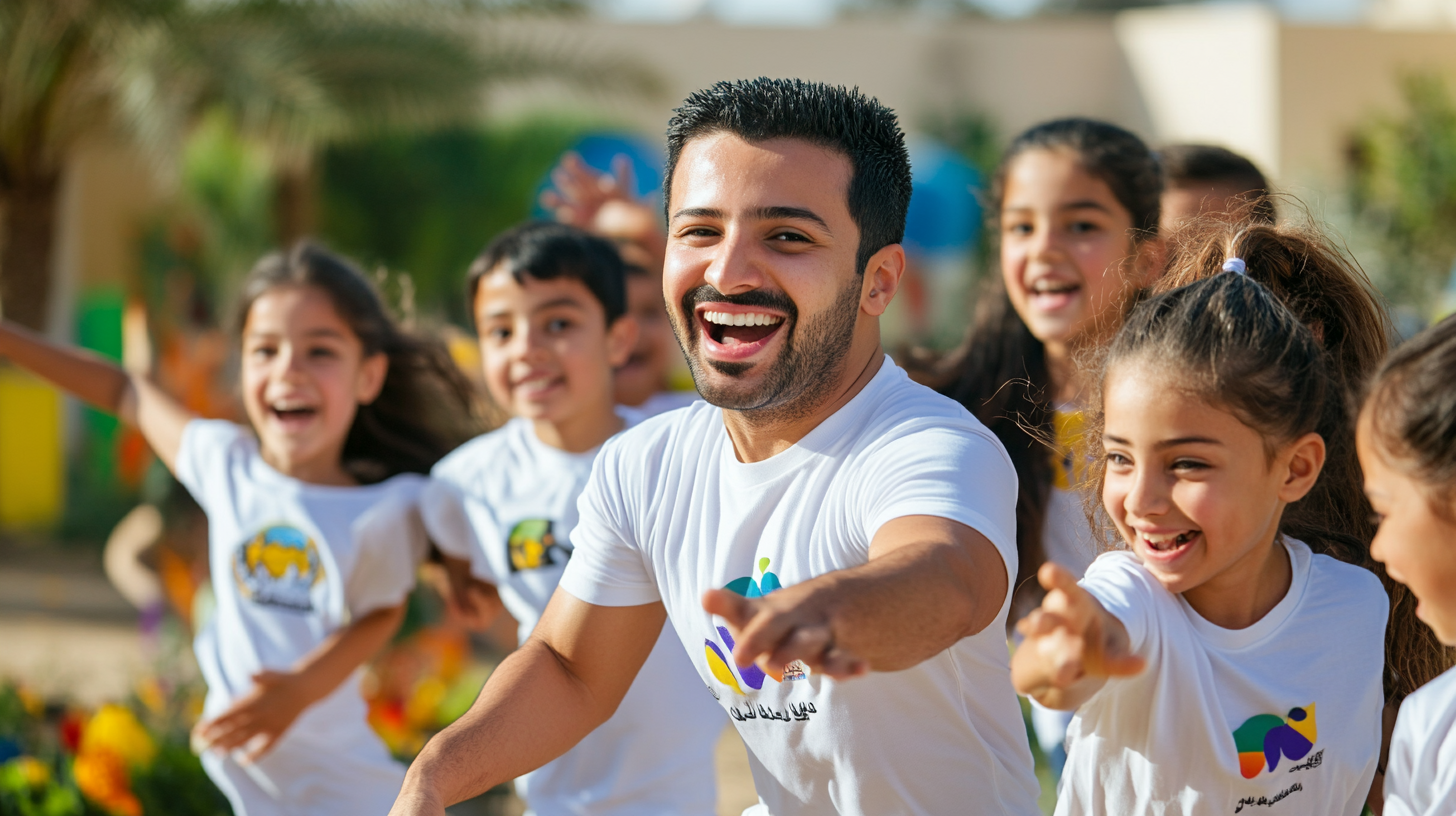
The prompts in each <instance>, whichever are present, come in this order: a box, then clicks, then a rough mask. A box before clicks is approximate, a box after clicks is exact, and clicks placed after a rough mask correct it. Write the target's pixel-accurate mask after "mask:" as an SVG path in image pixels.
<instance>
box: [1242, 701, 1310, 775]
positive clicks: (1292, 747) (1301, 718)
mask: <svg viewBox="0 0 1456 816" xmlns="http://www.w3.org/2000/svg"><path fill="white" fill-rule="evenodd" d="M1317 734H1318V730H1317V729H1316V726H1315V721H1314V703H1310V704H1309V705H1307V706H1301V707H1299V708H1291V709H1289V715H1288V716H1286V717H1279V716H1276V715H1274V714H1256V715H1255V716H1253V717H1250V718H1248V719H1247V720H1245V721H1244V724H1243V725H1241V726H1239V727H1238V729H1237V730H1235V731H1234V746H1235V747H1236V748H1237V749H1238V752H1239V771H1240V772H1241V773H1243V775H1244V778H1245V779H1253V778H1254V777H1256V776H1258V775H1259V774H1261V773H1263V772H1264V770H1265V769H1266V768H1267V769H1268V771H1269V772H1270V773H1273V772H1274V769H1275V768H1277V767H1279V758H1280V757H1287V758H1288V759H1290V760H1292V761H1297V760H1301V759H1304V756H1305V754H1308V753H1309V749H1310V748H1313V747H1314V742H1315V738H1316V736H1317Z"/></svg>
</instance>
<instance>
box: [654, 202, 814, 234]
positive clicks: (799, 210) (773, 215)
mask: <svg viewBox="0 0 1456 816" xmlns="http://www.w3.org/2000/svg"><path fill="white" fill-rule="evenodd" d="M753 217H754V218H758V219H762V220H766V221H768V220H774V219H782V218H795V219H800V220H803V221H813V222H814V223H815V224H818V225H819V227H820V228H821V229H823V230H824V231H826V232H828V231H829V224H828V223H826V222H825V221H824V219H823V218H820V217H819V214H818V213H816V212H814V211H813V210H810V209H805V208H804V207H759V208H758V209H756V210H754V211H753ZM679 218H717V219H721V218H723V211H722V210H718V209H714V208H712V207H684V208H682V209H681V210H678V211H677V212H675V213H673V214H672V219H673V220H674V221H676V220H677V219H679Z"/></svg>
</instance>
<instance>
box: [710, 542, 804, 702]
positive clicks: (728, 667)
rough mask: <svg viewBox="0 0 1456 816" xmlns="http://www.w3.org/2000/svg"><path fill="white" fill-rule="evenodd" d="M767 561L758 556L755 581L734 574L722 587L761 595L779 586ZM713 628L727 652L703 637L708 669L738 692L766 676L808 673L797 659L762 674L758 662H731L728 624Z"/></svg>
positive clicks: (793, 676) (797, 676)
mask: <svg viewBox="0 0 1456 816" xmlns="http://www.w3.org/2000/svg"><path fill="white" fill-rule="evenodd" d="M768 565H769V559H767V558H760V559H758V573H759V578H758V580H756V581H755V580H754V579H753V576H751V575H746V576H744V577H742V578H734V579H733V580H732V581H729V582H728V585H727V586H725V587H723V588H724V589H726V590H729V591H730V592H736V593H738V594H739V595H742V596H743V597H745V598H762V597H763V596H765V595H767V594H769V593H770V592H773V591H774V590H776V589H782V588H783V585H782V584H780V583H779V577H778V576H777V575H774V574H773V573H772V572H769V571H768ZM716 628H717V630H718V636H719V637H721V638H722V639H723V643H725V644H727V646H728V652H727V654H724V652H723V649H722V647H720V646H719V645H718V643H717V642H716V641H714V640H712V639H711V638H709V639H706V640H704V641H703V652H704V655H705V656H706V657H707V659H708V671H710V672H712V674H713V676H714V677H716V678H717V679H718V682H720V683H722V684H723V685H725V686H727V687H728V688H731V689H733V690H734V691H736V692H738V693H739V694H745V695H746V694H747V693H748V692H746V691H744V690H743V687H744V686H747V687H749V688H751V689H753V690H754V691H758V690H759V689H762V688H763V681H764V680H765V679H766V678H772V679H773V681H774V682H775V683H782V682H784V680H785V679H789V680H801V679H803V678H805V677H807V676H808V670H807V669H806V668H805V667H804V665H803V664H802V663H801V662H799V661H797V660H796V661H794V662H793V663H790V664H789V665H787V666H785V667H784V668H783V670H782V671H780V672H777V673H776V674H764V672H763V670H762V669H760V668H759V667H757V666H748V667H746V668H738V667H737V666H734V665H733V661H732V660H729V659H728V657H729V655H732V654H733V646H734V643H733V636H732V635H731V634H729V632H728V627H726V626H719V627H716ZM735 669H737V673H736V674H735V672H734V670H735ZM740 678H741V680H742V682H741V683H740V682H739V680H740Z"/></svg>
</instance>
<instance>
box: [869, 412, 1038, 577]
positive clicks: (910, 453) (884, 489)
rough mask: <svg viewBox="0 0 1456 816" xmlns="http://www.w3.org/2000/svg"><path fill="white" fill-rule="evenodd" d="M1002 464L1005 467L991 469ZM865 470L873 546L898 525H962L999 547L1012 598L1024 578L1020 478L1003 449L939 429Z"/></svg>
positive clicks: (905, 440) (914, 437)
mask: <svg viewBox="0 0 1456 816" xmlns="http://www.w3.org/2000/svg"><path fill="white" fill-rule="evenodd" d="M996 461H1000V462H1002V463H1004V465H1005V467H1004V468H987V467H986V463H987V462H996ZM862 467H863V474H864V475H863V477H862V478H861V480H860V486H861V490H862V494H861V495H862V497H863V500H862V501H861V502H860V506H861V507H863V508H864V529H865V542H866V544H867V545H868V543H869V542H871V541H872V540H873V539H874V536H875V534H876V533H877V532H878V531H879V529H880V528H881V527H883V526H884V525H885V524H886V523H888V522H890V521H893V520H895V519H897V518H904V517H906V516H934V517H937V518H944V519H949V520H951V521H955V522H959V523H961V524H964V525H966V526H967V527H970V528H971V529H972V530H975V531H976V532H978V533H980V534H981V535H983V536H985V537H986V538H987V540H989V541H990V542H991V543H992V544H993V545H995V547H996V550H997V551H998V552H999V553H1000V554H1001V558H1002V560H1003V561H1004V562H1005V564H1006V574H1007V576H1008V579H1007V585H1008V586H1007V591H1008V594H1009V592H1010V584H1011V582H1012V581H1014V580H1015V576H1016V570H1017V554H1016V486H1017V484H1016V470H1015V468H1013V467H1012V465H1011V460H1010V459H1009V458H1007V456H1006V453H1005V451H1004V450H1003V449H1001V447H1000V446H999V445H998V444H996V443H995V442H994V441H992V440H991V439H988V438H987V437H985V436H982V435H981V434H977V433H968V432H966V431H965V430H963V429H958V428H948V427H944V426H935V427H930V428H926V429H924V430H920V431H916V432H914V433H913V434H911V435H909V436H906V437H901V438H899V439H897V440H895V444H893V445H887V446H885V447H884V448H882V449H881V450H879V451H876V452H874V453H873V454H871V455H870V456H868V457H866V459H865V461H864V464H863V465H862ZM865 555H866V557H868V555H869V554H868V552H866V553H865Z"/></svg>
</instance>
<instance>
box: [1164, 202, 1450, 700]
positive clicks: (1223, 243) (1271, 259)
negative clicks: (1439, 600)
mask: <svg viewBox="0 0 1456 816" xmlns="http://www.w3.org/2000/svg"><path fill="white" fill-rule="evenodd" d="M1231 258H1237V259H1240V260H1242V261H1243V264H1244V267H1245V269H1246V270H1247V271H1246V274H1247V276H1248V277H1249V278H1250V279H1251V280H1253V281H1257V282H1258V283H1259V284H1261V285H1262V286H1263V287H1264V288H1265V289H1267V290H1268V291H1269V292H1270V293H1271V294H1272V295H1273V296H1274V297H1275V298H1276V299H1277V300H1278V301H1279V302H1280V303H1281V304H1282V305H1283V306H1284V308H1286V309H1288V311H1289V312H1290V313H1291V314H1292V315H1293V316H1294V317H1295V318H1297V319H1298V320H1299V322H1300V323H1302V324H1303V325H1304V326H1306V327H1307V328H1308V329H1309V332H1310V334H1311V335H1312V336H1313V337H1314V339H1315V341H1316V342H1317V343H1318V344H1319V346H1320V348H1321V349H1322V350H1323V354H1322V355H1321V357H1322V359H1323V361H1322V363H1321V366H1322V368H1323V375H1324V378H1325V379H1326V380H1327V382H1328V387H1327V389H1326V393H1325V396H1324V398H1323V400H1322V404H1321V405H1320V407H1319V412H1318V417H1317V420H1316V422H1315V425H1314V428H1313V430H1315V431H1316V432H1317V433H1319V434H1320V436H1321V437H1323V438H1324V441H1325V448H1326V458H1325V466H1324V470H1323V471H1322V472H1321V474H1320V478H1319V481H1318V482H1317V483H1316V484H1315V487H1314V489H1313V490H1311V491H1310V492H1309V494H1308V495H1306V496H1305V497H1304V498H1303V499H1301V500H1300V501H1298V502H1295V503H1294V504H1291V505H1290V506H1289V507H1288V508H1287V509H1286V510H1285V512H1284V517H1283V519H1282V520H1281V522H1280V530H1281V531H1282V532H1284V533H1285V534H1286V535H1289V536H1291V537H1294V538H1298V539H1300V540H1302V541H1304V542H1305V543H1307V544H1309V545H1310V547H1311V548H1312V549H1313V550H1314V551H1315V552H1323V553H1326V554H1328V555H1330V556H1333V557H1335V558H1338V559H1340V560H1342V561H1345V562H1347V563H1351V564H1355V565H1358V566H1361V567H1364V568H1366V569H1368V570H1370V571H1372V572H1374V573H1375V574H1376V575H1379V576H1380V579H1381V581H1382V583H1384V585H1385V588H1386V592H1387V593H1388V594H1389V595H1390V600H1391V612H1390V626H1389V628H1388V630H1387V633H1386V677H1385V688H1386V695H1387V697H1388V698H1389V699H1391V700H1393V701H1398V700H1400V699H1401V698H1403V697H1404V696H1405V695H1407V694H1409V693H1410V692H1412V691H1414V690H1415V689H1417V688H1419V687H1420V686H1421V685H1422V684H1424V683H1426V682H1428V681H1429V680H1432V679H1434V678H1435V676H1436V675H1437V674H1440V673H1441V672H1442V671H1444V670H1445V668H1446V666H1447V664H1448V662H1449V658H1448V656H1447V653H1446V651H1445V649H1444V648H1443V647H1442V646H1441V645H1440V642H1439V641H1437V640H1436V637H1435V634H1434V633H1433V632H1431V630H1430V629H1429V628H1428V627H1427V626H1426V625H1425V624H1424V623H1422V622H1421V621H1419V620H1418V619H1417V618H1416V616H1415V599H1414V597H1412V596H1411V595H1410V593H1409V591H1408V590H1406V589H1405V587H1403V586H1401V585H1400V584H1398V583H1396V582H1395V581H1392V580H1391V579H1390V578H1389V577H1388V576H1386V574H1385V570H1384V568H1382V567H1381V565H1380V564H1378V563H1377V562H1375V560H1374V559H1373V558H1371V557H1370V541H1371V539H1373V538H1374V536H1375V526H1374V523H1373V522H1372V520H1371V518H1372V512H1371V509H1370V505H1369V502H1368V501H1367V500H1366V499H1365V493H1364V489H1363V476H1362V473H1361V470H1360V463H1359V460H1358V459H1357V458H1356V455H1355V423H1354V411H1353V406H1354V405H1355V400H1356V398H1357V396H1358V391H1359V390H1360V388H1361V387H1362V384H1363V383H1364V382H1365V381H1366V379H1367V378H1368V377H1369V376H1370V375H1371V374H1372V373H1373V372H1374V371H1375V370H1376V368H1377V367H1378V366H1379V365H1380V361H1381V359H1382V358H1383V357H1384V356H1385V354H1386V352H1387V351H1388V350H1389V346H1390V337H1391V334H1392V332H1391V326H1390V322H1389V319H1388V316H1387V314H1386V311H1385V308H1384V306H1383V305H1382V304H1381V302H1380V300H1379V298H1378V296H1377V295H1376V294H1375V290H1374V288H1373V287H1372V286H1371V284H1370V281H1369V279H1368V278H1367V277H1366V276H1365V274H1364V273H1363V272H1362V271H1361V270H1360V267H1359V266H1358V265H1357V264H1356V263H1355V262H1354V261H1353V260H1352V259H1350V258H1349V257H1347V256H1346V255H1344V254H1343V253H1341V252H1340V251H1339V250H1338V249H1336V248H1335V247H1333V246H1332V245H1331V244H1330V243H1329V242H1328V240H1327V239H1325V238H1324V237H1323V236H1322V235H1320V234H1319V233H1317V232H1315V231H1313V230H1311V229H1306V228H1299V227H1292V226H1287V225H1286V226H1276V225H1272V224H1247V223H1246V224H1242V225H1240V224H1233V225H1229V224H1214V223H1209V224H1204V225H1201V226H1199V227H1195V228H1193V229H1191V230H1189V231H1188V232H1185V233H1184V234H1182V235H1181V236H1179V239H1178V240H1176V241H1175V242H1174V245H1173V247H1172V256H1171V259H1170V262H1169V267H1168V270H1167V272H1166V273H1165V274H1164V275H1163V277H1162V278H1160V279H1159V280H1158V281H1157V282H1156V283H1155V284H1154V286H1153V287H1152V292H1153V293H1154V294H1158V293H1163V292H1170V291H1173V290H1175V289H1178V288H1179V287H1183V286H1187V285H1189V284H1192V283H1195V282H1197V281H1201V280H1205V279H1208V278H1211V277H1214V276H1216V275H1219V274H1222V273H1223V271H1224V265H1225V263H1226V262H1227V261H1228V260H1229V259H1231ZM1246 402H1247V404H1245V403H1246ZM1237 407H1238V409H1239V412H1240V413H1249V412H1254V413H1255V414H1256V416H1255V417H1254V418H1255V419H1256V420H1258V419H1264V418H1263V417H1259V416H1257V414H1271V415H1272V414H1274V413H1277V412H1287V411H1291V410H1295V409H1294V406H1290V405H1284V404H1279V403H1278V402H1269V403H1268V404H1266V405H1264V406H1262V407H1261V406H1259V405H1257V404H1256V403H1255V402H1250V401H1240V404H1239V405H1238V406H1237ZM1267 419H1268V420H1269V422H1259V421H1256V422H1253V423H1251V424H1252V425H1253V426H1255V427H1259V426H1260V425H1266V424H1267V425H1271V426H1272V425H1274V424H1276V423H1274V422H1273V419H1274V418H1273V417H1272V416H1270V417H1267Z"/></svg>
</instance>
